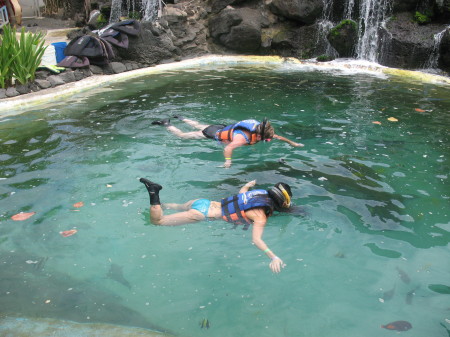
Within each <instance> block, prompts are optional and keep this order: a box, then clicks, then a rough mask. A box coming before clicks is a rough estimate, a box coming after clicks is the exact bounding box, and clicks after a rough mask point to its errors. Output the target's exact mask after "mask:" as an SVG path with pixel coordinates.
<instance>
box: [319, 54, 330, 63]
mask: <svg viewBox="0 0 450 337" xmlns="http://www.w3.org/2000/svg"><path fill="white" fill-rule="evenodd" d="M316 60H317V61H318V62H328V61H333V60H334V57H333V56H330V55H326V54H324V55H320V56H317V58H316Z"/></svg>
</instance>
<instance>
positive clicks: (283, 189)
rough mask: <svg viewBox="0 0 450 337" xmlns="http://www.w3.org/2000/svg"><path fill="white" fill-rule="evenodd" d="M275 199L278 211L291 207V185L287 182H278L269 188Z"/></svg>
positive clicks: (272, 197)
mask: <svg viewBox="0 0 450 337" xmlns="http://www.w3.org/2000/svg"><path fill="white" fill-rule="evenodd" d="M267 192H268V193H269V196H270V197H271V199H272V200H273V203H274V207H275V209H276V210H277V211H278V212H283V211H287V210H288V209H289V208H290V207H291V197H292V191H291V187H290V186H289V185H288V184H285V183H276V184H275V186H274V187H272V188H270V189H268V190H267Z"/></svg>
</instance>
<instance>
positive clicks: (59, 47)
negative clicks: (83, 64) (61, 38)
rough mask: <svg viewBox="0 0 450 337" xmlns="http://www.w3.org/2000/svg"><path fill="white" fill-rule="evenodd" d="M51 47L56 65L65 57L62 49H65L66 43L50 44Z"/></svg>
mask: <svg viewBox="0 0 450 337" xmlns="http://www.w3.org/2000/svg"><path fill="white" fill-rule="evenodd" d="M52 46H54V47H55V55H56V63H59V62H61V61H62V60H63V58H65V57H66V55H64V49H66V47H67V42H55V43H52Z"/></svg>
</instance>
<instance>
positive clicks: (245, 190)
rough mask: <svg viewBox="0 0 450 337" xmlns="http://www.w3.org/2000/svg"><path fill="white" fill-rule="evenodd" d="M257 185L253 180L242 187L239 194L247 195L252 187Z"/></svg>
mask: <svg viewBox="0 0 450 337" xmlns="http://www.w3.org/2000/svg"><path fill="white" fill-rule="evenodd" d="M255 185H256V180H252V181H249V182H248V183H247V184H245V185H244V186H242V188H241V189H240V190H239V193H245V192H248V190H249V189H250V187H253V186H255Z"/></svg>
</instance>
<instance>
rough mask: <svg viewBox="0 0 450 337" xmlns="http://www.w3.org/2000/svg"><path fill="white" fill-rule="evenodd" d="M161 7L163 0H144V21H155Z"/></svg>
mask: <svg viewBox="0 0 450 337" xmlns="http://www.w3.org/2000/svg"><path fill="white" fill-rule="evenodd" d="M161 9H162V4H161V0H142V21H155V20H156V19H157V18H158V17H159V16H161V14H160V10H161Z"/></svg>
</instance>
